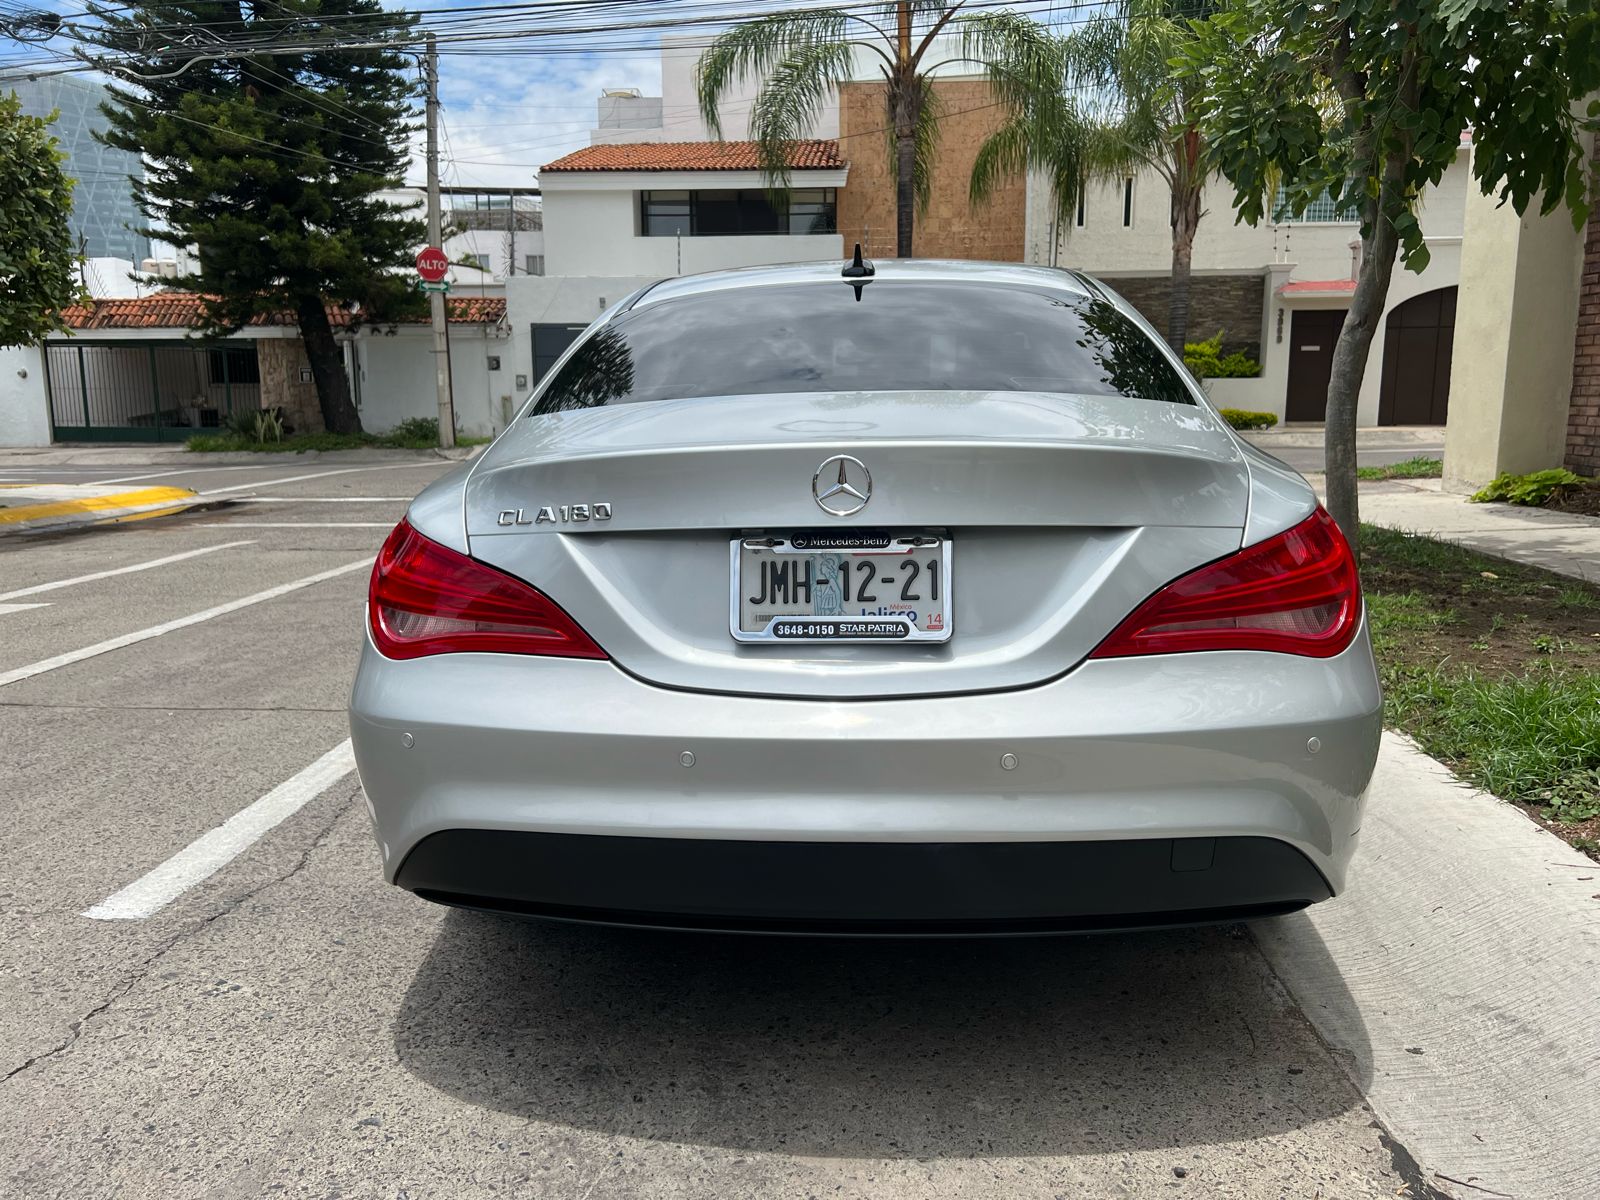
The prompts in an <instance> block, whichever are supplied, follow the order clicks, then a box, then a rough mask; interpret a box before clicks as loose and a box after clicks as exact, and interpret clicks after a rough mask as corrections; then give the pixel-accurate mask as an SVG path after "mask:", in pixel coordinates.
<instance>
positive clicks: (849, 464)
mask: <svg viewBox="0 0 1600 1200" xmlns="http://www.w3.org/2000/svg"><path fill="white" fill-rule="evenodd" d="M811 494H812V495H813V496H815V497H816V498H817V507H818V508H820V509H822V511H823V512H825V513H832V514H833V515H834V516H836V517H848V516H850V515H851V514H853V513H858V512H860V511H861V510H862V509H863V508H865V507H866V506H867V501H868V500H871V499H872V472H870V471H868V470H867V465H866V464H865V463H864V462H862V461H861V460H860V459H859V458H851V457H850V456H849V455H848V454H835V455H834V456H833V457H832V458H829V459H825V460H824V461H823V464H822V465H821V466H820V467H818V468H817V473H816V474H815V475H813V476H812V477H811Z"/></svg>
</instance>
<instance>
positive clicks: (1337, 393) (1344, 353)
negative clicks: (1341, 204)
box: [1323, 181, 1400, 555]
mask: <svg viewBox="0 0 1600 1200" xmlns="http://www.w3.org/2000/svg"><path fill="white" fill-rule="evenodd" d="M1397 186H1398V185H1397V184H1391V183H1390V182H1388V181H1386V182H1385V183H1384V185H1383V190H1384V192H1385V193H1388V192H1390V191H1391V189H1392V188H1397ZM1386 198H1387V196H1386V197H1385V199H1386ZM1399 248H1400V237H1399V234H1398V233H1397V232H1396V231H1395V227H1394V224H1393V222H1392V221H1391V220H1390V218H1389V217H1388V216H1387V215H1386V209H1385V208H1384V206H1383V204H1382V202H1381V201H1380V202H1379V204H1378V207H1377V212H1376V215H1375V219H1374V220H1373V221H1372V233H1371V235H1370V236H1369V237H1368V238H1367V240H1366V241H1365V242H1364V243H1363V244H1362V247H1361V270H1360V272H1359V273H1358V274H1357V276H1356V290H1355V295H1353V296H1352V297H1351V298H1350V308H1349V310H1348V311H1347V312H1346V313H1345V318H1344V326H1343V328H1342V329H1341V330H1340V333H1339V341H1338V343H1337V344H1336V345H1335V346H1334V348H1333V369H1332V373H1331V374H1330V375H1329V377H1328V407H1327V412H1326V414H1325V415H1324V418H1323V467H1324V469H1325V470H1326V471H1327V484H1326V486H1327V492H1328V511H1329V512H1330V513H1331V514H1332V515H1333V519H1334V520H1335V521H1337V522H1338V523H1339V528H1340V529H1341V530H1343V531H1344V536H1345V538H1346V539H1347V540H1348V541H1349V542H1350V548H1351V549H1352V550H1354V551H1355V552H1356V553H1357V554H1358V555H1359V553H1360V549H1361V507H1360V501H1359V499H1358V497H1357V494H1356V405H1357V403H1358V402H1359V400H1360V398H1361V381H1362V379H1363V378H1364V377H1365V375H1366V373H1367V356H1368V353H1369V352H1370V351H1371V349H1372V338H1373V335H1374V334H1375V333H1377V331H1378V321H1379V319H1380V318H1381V317H1382V316H1383V307H1384V305H1385V304H1386V303H1387V302H1388V298H1389V281H1390V279H1391V278H1393V276H1394V260H1395V254H1396V251H1398V250H1399Z"/></svg>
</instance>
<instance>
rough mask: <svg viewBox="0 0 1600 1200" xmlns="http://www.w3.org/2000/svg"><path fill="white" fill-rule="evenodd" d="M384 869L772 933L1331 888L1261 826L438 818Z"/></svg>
mask: <svg viewBox="0 0 1600 1200" xmlns="http://www.w3.org/2000/svg"><path fill="white" fill-rule="evenodd" d="M396 882H397V883H399V884H400V886H401V887H404V888H408V889H410V890H411V891H414V892H416V893H417V895H419V896H422V897H424V898H425V899H428V900H435V901H438V902H440V903H444V904H455V905H460V906H463V907H467V908H484V909H490V910H493V911H498V912H511V913H519V914H526V915H532V916H539V917H549V918H555V919H560V920H576V921H599V922H605V923H609V924H623V925H641V926H651V927H657V928H672V929H720V930H759V931H764V932H778V933H855V934H879V935H895V934H928V933H939V934H964V933H965V934H989V933H1058V932H1082V931H1090V930H1107V929H1127V928H1137V927H1148V926H1160V925H1171V924H1180V923H1189V922H1193V921H1197V920H1202V921H1203V920H1241V919H1244V918H1247V917H1260V916H1269V915H1273V914H1276V913H1283V912H1293V911H1294V910H1296V909H1300V908H1304V907H1305V906H1306V905H1307V904H1312V903H1315V902H1316V901H1318V900H1325V899H1327V898H1328V896H1330V895H1332V892H1331V890H1330V889H1329V887H1328V884H1327V881H1326V880H1324V879H1323V878H1322V876H1321V875H1320V874H1318V872H1317V869H1316V868H1315V867H1313V866H1312V865H1311V863H1310V861H1309V860H1308V859H1307V858H1306V856H1305V855H1303V854H1301V853H1300V852H1299V851H1298V850H1296V849H1295V848H1294V847H1293V846H1290V845H1289V844H1288V843H1286V842H1280V841H1277V840H1275V839H1272V838H1264V837H1224V838H1147V839H1139V840H1129V841H1114V842H893V843H885V842H751V841H710V840H705V839H699V838H643V837H616V836H596V835H593V834H568V833H526V832H511V831H507V830H501V829H449V830H444V831H442V832H440V833H435V834H431V835H429V836H428V837H426V838H424V839H423V840H422V841H421V843H419V844H418V845H417V847H416V848H415V849H414V850H412V851H411V853H410V854H408V855H406V858H405V861H404V863H402V865H401V867H400V871H399V874H398V876H397V877H396Z"/></svg>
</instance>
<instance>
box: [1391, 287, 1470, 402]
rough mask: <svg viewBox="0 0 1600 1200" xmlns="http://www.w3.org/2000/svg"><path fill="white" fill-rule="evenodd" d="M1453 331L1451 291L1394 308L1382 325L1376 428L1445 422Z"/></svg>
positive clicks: (1442, 290) (1453, 292) (1426, 295)
mask: <svg viewBox="0 0 1600 1200" xmlns="http://www.w3.org/2000/svg"><path fill="white" fill-rule="evenodd" d="M1455 331H1456V289H1455V288H1453V287H1447V288H1440V289H1438V290H1437V291H1433V292H1424V293H1423V294H1422V295H1420V296H1413V297H1412V298H1411V299H1410V300H1407V301H1406V302H1405V303H1404V304H1400V305H1396V306H1395V309H1394V311H1393V312H1391V313H1390V314H1389V319H1388V321H1387V322H1386V323H1385V325H1384V336H1383V390H1382V391H1381V392H1380V393H1379V396H1378V424H1379V425H1443V424H1444V423H1445V413H1446V410H1447V409H1448V408H1449V405H1450V348H1451V344H1452V342H1453V341H1454V340H1455Z"/></svg>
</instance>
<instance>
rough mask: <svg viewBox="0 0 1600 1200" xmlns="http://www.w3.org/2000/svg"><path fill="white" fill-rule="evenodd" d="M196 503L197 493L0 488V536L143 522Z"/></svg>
mask: <svg viewBox="0 0 1600 1200" xmlns="http://www.w3.org/2000/svg"><path fill="white" fill-rule="evenodd" d="M201 502H202V501H201V498H200V496H199V494H198V493H196V492H194V491H191V490H190V489H189V488H181V487H141V488H128V487H119V486H116V485H113V484H75V483H41V484H0V536H3V535H5V534H14V533H33V532H37V531H38V530H41V529H60V528H65V527H71V526H77V525H109V524H115V523H117V522H119V521H138V520H144V519H146V518H148V517H160V516H166V515H168V514H170V513H178V512H183V511H184V510H185V509H188V508H191V507H193V506H194V505H196V504H199V503H201Z"/></svg>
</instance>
